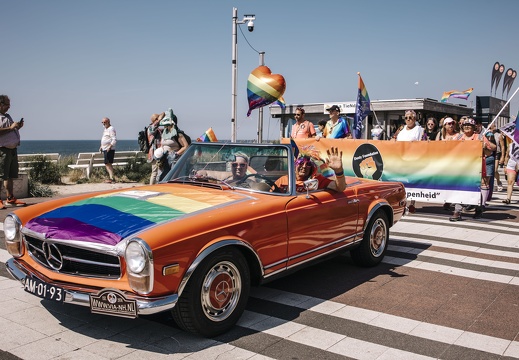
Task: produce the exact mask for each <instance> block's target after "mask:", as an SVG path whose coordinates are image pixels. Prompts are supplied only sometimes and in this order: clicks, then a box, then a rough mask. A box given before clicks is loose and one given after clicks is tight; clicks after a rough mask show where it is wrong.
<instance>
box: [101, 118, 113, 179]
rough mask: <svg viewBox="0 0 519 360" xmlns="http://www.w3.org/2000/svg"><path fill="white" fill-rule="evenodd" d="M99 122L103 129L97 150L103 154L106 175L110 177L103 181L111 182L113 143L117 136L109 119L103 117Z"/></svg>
mask: <svg viewBox="0 0 519 360" xmlns="http://www.w3.org/2000/svg"><path fill="white" fill-rule="evenodd" d="M101 124H103V126H104V127H105V129H104V130H103V136H102V137H101V146H100V147H99V151H100V152H102V153H103V154H104V162H105V167H106V171H107V172H108V176H109V177H110V178H109V179H108V180H106V181H105V182H107V183H110V184H113V183H114V182H115V179H114V167H113V165H112V164H113V162H114V156H115V143H116V142H117V136H116V134H115V129H114V127H113V126H112V125H110V119H109V118H107V117H105V118H103V120H101Z"/></svg>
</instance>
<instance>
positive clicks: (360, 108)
mask: <svg viewBox="0 0 519 360" xmlns="http://www.w3.org/2000/svg"><path fill="white" fill-rule="evenodd" d="M357 75H359V92H358V94H357V105H356V106H355V118H354V119H353V129H352V130H353V138H355V139H360V138H361V136H362V121H363V120H364V118H365V117H366V116H368V114H369V112H370V100H369V95H368V90H367V89H366V86H365V85H364V81H362V76H360V73H357Z"/></svg>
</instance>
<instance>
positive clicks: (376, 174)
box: [352, 144, 384, 180]
mask: <svg viewBox="0 0 519 360" xmlns="http://www.w3.org/2000/svg"><path fill="white" fill-rule="evenodd" d="M352 168H353V172H354V173H355V175H356V176H357V177H359V178H365V179H373V180H380V178H381V177H382V171H383V170H384V162H383V161H382V156H381V155H380V151H378V149H377V147H376V146H374V145H372V144H362V145H360V146H359V147H358V148H357V150H355V153H354V154H353V161H352Z"/></svg>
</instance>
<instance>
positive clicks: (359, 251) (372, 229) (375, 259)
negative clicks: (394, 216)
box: [350, 210, 389, 267]
mask: <svg viewBox="0 0 519 360" xmlns="http://www.w3.org/2000/svg"><path fill="white" fill-rule="evenodd" d="M388 240H389V224H388V220H387V215H386V214H385V213H384V212H383V211H381V210H379V211H377V212H376V213H375V215H373V217H372V218H371V220H370V221H369V223H368V226H367V227H366V231H365V232H364V237H363V239H362V242H361V244H360V245H359V246H358V247H357V248H355V249H353V250H351V252H350V253H351V257H352V259H353V261H354V262H355V264H357V265H359V266H365V267H370V266H375V265H377V264H378V263H380V262H381V261H382V259H383V258H384V255H385V254H386V250H387V244H388Z"/></svg>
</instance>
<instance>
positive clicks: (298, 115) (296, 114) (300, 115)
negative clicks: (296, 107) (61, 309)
mask: <svg viewBox="0 0 519 360" xmlns="http://www.w3.org/2000/svg"><path fill="white" fill-rule="evenodd" d="M301 115H302V114H295V115H294V116H301Z"/></svg>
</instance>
